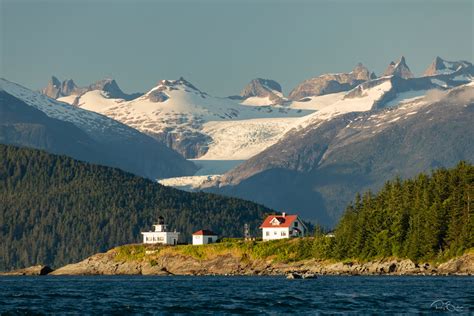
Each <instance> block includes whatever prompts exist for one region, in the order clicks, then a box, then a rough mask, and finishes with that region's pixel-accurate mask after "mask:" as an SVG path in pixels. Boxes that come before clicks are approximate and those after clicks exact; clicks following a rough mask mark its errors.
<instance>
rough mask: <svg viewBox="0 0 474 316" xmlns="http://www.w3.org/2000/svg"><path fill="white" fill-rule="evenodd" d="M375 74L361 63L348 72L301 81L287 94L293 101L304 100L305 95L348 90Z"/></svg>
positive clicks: (373, 76)
mask: <svg viewBox="0 0 474 316" xmlns="http://www.w3.org/2000/svg"><path fill="white" fill-rule="evenodd" d="M375 77H376V76H375V74H374V73H373V72H372V73H371V72H370V71H369V70H368V69H367V68H366V67H365V66H364V65H362V64H361V63H359V64H357V65H356V67H355V68H354V69H353V70H352V71H351V72H349V73H337V74H324V75H321V76H319V77H315V78H311V79H308V80H305V81H303V82H302V83H300V84H299V85H298V86H296V87H295V88H294V89H293V90H292V91H291V92H290V94H289V95H288V98H289V99H291V100H293V101H305V98H306V97H311V96H320V95H325V94H331V93H337V92H341V91H348V90H350V89H352V88H354V87H355V86H357V85H359V84H360V83H362V82H364V81H367V80H370V79H375Z"/></svg>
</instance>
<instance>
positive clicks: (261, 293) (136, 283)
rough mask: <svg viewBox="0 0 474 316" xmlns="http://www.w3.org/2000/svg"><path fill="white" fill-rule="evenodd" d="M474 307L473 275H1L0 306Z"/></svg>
mask: <svg viewBox="0 0 474 316" xmlns="http://www.w3.org/2000/svg"><path fill="white" fill-rule="evenodd" d="M383 313H386V314H434V313H436V314H438V313H439V314H442V313H450V314H459V315H464V314H474V277H432V276H424V277H422V276H416V277H413V276H411V277H406V276H403V277H402V276H370V277H364V276H353V277H348V276H321V277H319V278H317V279H311V280H287V279H285V278H284V277H212V276H209V277H185V276H174V277H159V276H74V277H72V276H68V277H63V276H58V277H54V276H46V277H45V276H43V277H0V314H100V315H102V314H116V315H124V314H149V315H153V314H206V315H208V314H270V315H288V314H299V315H318V314H340V315H356V314H383Z"/></svg>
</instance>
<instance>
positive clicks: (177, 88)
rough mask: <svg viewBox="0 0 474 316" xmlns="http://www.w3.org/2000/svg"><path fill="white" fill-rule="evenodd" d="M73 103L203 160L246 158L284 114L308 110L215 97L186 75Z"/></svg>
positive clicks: (270, 137)
mask: <svg viewBox="0 0 474 316" xmlns="http://www.w3.org/2000/svg"><path fill="white" fill-rule="evenodd" d="M58 100H60V101H64V102H68V101H70V100H68V99H65V98H59V99H58ZM68 103H69V102H68ZM74 104H75V105H77V106H79V107H81V108H83V109H87V110H91V111H95V112H98V113H101V114H104V115H106V116H108V117H111V118H113V119H115V120H117V121H120V122H122V123H124V124H126V125H129V126H131V127H133V128H136V129H138V130H140V131H142V132H144V133H146V134H148V135H151V136H153V137H155V138H156V139H158V140H160V141H162V142H164V143H165V144H167V145H168V146H169V147H171V148H173V149H175V150H177V151H178V152H180V153H181V154H182V155H183V156H184V157H186V158H197V157H200V158H202V159H222V158H225V157H227V159H247V158H250V157H251V156H253V155H254V154H256V153H257V152H259V151H261V150H262V149H263V148H265V147H267V146H269V145H270V144H272V143H273V142H274V141H275V136H276V135H280V134H281V133H283V132H284V131H285V129H286V126H287V124H288V119H291V118H295V117H301V116H304V115H306V114H309V113H310V111H305V110H301V109H292V108H288V107H284V106H274V105H272V106H249V105H245V104H240V103H239V101H238V100H232V99H229V98H218V97H213V96H210V95H209V94H207V93H205V92H202V91H201V90H199V89H198V88H196V87H195V86H194V85H193V84H191V83H190V82H188V81H187V80H185V79H184V78H180V79H178V80H161V81H160V82H159V83H158V85H157V86H155V87H154V88H152V89H151V90H150V91H148V92H147V93H145V94H144V95H142V96H140V97H138V98H135V99H133V100H130V101H126V100H124V99H113V98H109V97H108V95H106V93H104V91H101V90H92V91H88V92H87V93H84V94H82V95H81V96H79V97H78V99H77V100H76V101H75V102H74ZM231 131H233V133H232V134H231V135H230V134H229V133H231ZM223 135H229V136H230V137H231V138H230V139H229V138H225V137H223ZM223 146H224V148H222V147H223Z"/></svg>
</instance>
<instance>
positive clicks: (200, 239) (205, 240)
mask: <svg viewBox="0 0 474 316" xmlns="http://www.w3.org/2000/svg"><path fill="white" fill-rule="evenodd" d="M216 241H217V234H215V233H213V232H212V231H210V230H206V229H201V230H198V231H197V232H195V233H194V234H193V245H206V244H212V243H215V242H216Z"/></svg>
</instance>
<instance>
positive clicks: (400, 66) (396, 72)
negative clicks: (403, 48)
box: [383, 56, 414, 79]
mask: <svg viewBox="0 0 474 316" xmlns="http://www.w3.org/2000/svg"><path fill="white" fill-rule="evenodd" d="M383 75H384V76H398V77H400V78H403V79H408V78H413V77H414V76H413V73H412V72H411V70H410V68H409V67H408V65H407V63H406V60H405V56H402V57H400V60H399V61H398V62H397V63H395V62H393V61H392V62H390V64H389V65H388V67H387V69H386V70H385V72H384V73H383Z"/></svg>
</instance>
